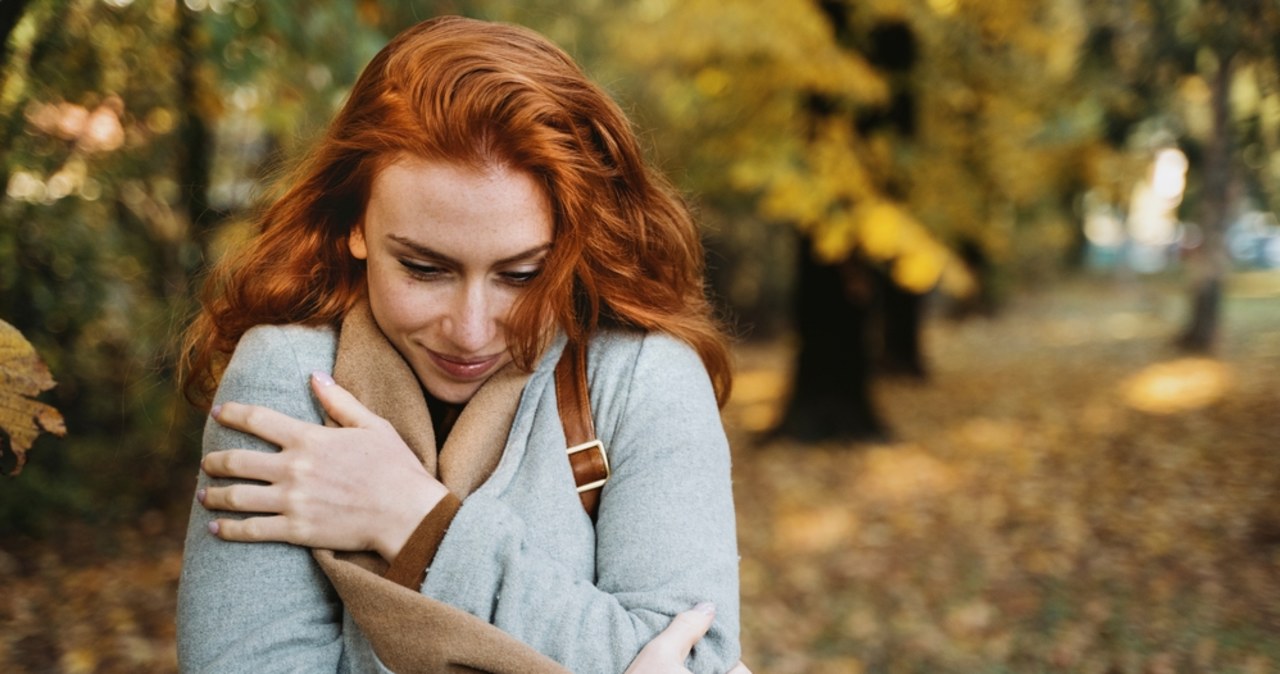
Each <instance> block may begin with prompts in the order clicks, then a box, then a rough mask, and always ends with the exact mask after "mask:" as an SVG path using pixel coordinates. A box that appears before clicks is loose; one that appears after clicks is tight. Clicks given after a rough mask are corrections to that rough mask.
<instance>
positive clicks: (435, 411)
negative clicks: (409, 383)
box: [422, 388, 466, 452]
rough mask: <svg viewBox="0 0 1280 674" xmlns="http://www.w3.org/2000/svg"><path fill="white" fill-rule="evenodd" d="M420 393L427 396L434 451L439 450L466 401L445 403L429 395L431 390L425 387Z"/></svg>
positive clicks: (442, 446)
mask: <svg viewBox="0 0 1280 674" xmlns="http://www.w3.org/2000/svg"><path fill="white" fill-rule="evenodd" d="M422 393H423V394H424V395H425V396H426V397H427V409H428V410H430V412H431V430H433V431H435V435H436V451H437V452H439V451H440V450H441V449H443V448H444V441H445V440H446V439H447V438H448V437H449V431H452V430H453V424H454V423H455V422H457V421H458V415H460V414H462V408H464V407H466V403H447V402H445V401H443V400H440V399H439V398H437V397H435V396H433V395H431V392H430V391H428V390H426V389H425V388H424V389H423V390H422Z"/></svg>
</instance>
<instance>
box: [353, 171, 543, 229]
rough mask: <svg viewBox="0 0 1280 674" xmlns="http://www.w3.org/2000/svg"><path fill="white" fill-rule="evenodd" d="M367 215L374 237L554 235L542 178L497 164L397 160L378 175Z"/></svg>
mask: <svg viewBox="0 0 1280 674" xmlns="http://www.w3.org/2000/svg"><path fill="white" fill-rule="evenodd" d="M365 219H366V223H365V224H366V227H368V228H369V229H370V230H372V231H370V232H369V234H370V235H372V236H377V235H378V234H391V233H394V234H398V235H401V236H410V237H414V236H415V234H416V235H418V236H429V237H430V238H433V239H435V238H439V237H441V236H449V237H450V238H455V237H463V238H464V239H465V238H466V237H502V238H510V239H514V240H517V241H520V242H529V241H536V242H546V241H550V239H551V235H552V217H551V207H550V202H549V200H548V199H547V195H546V190H545V189H544V187H543V185H542V184H541V183H540V181H538V180H537V179H536V178H535V177H534V176H533V175H531V174H529V173H528V172H526V171H521V170H519V169H513V168H510V167H509V166H507V165H505V164H497V163H491V164H485V165H483V166H471V165H467V164H459V163H454V162H446V161H438V160H427V159H420V158H416V157H400V158H397V159H396V160H395V161H393V162H391V163H390V164H388V165H387V166H386V167H384V168H383V169H382V170H380V171H378V173H377V174H376V175H375V176H374V179H373V184H372V187H371V190H370V194H369V204H368V208H367V209H366V218H365Z"/></svg>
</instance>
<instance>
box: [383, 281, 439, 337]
mask: <svg viewBox="0 0 1280 674" xmlns="http://www.w3.org/2000/svg"><path fill="white" fill-rule="evenodd" d="M369 306H370V308H371V309H372V311H373V316H374V319H376V320H377V322H378V325H379V326H380V327H381V328H382V330H383V332H386V333H388V334H389V335H390V334H392V333H404V332H412V331H415V330H418V329H421V328H422V327H423V326H425V325H427V324H429V323H430V322H431V321H432V320H433V319H434V315H435V314H436V313H438V312H435V311H433V310H432V307H433V306H439V303H438V302H433V301H432V298H431V296H430V292H428V291H427V290H425V289H424V288H423V287H422V286H420V285H418V286H414V285H411V284H408V283H406V282H405V280H404V279H403V278H396V277H395V276H394V275H389V274H377V273H370V275H369Z"/></svg>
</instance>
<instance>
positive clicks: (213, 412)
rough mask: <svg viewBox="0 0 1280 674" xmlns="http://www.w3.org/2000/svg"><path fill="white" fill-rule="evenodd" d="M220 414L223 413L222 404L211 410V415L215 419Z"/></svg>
mask: <svg viewBox="0 0 1280 674" xmlns="http://www.w3.org/2000/svg"><path fill="white" fill-rule="evenodd" d="M219 414H222V405H214V406H213V407H212V408H211V409H210V410H209V416H211V417H213V418H214V419H217V418H218V415H219Z"/></svg>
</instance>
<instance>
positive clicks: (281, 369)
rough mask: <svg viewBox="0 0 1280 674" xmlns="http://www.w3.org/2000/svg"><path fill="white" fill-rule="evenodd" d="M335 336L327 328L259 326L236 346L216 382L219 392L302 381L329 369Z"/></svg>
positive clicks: (334, 348) (331, 330)
mask: <svg viewBox="0 0 1280 674" xmlns="http://www.w3.org/2000/svg"><path fill="white" fill-rule="evenodd" d="M337 344H338V340H337V334H336V332H335V331H334V330H333V328H330V327H312V326H305V325H259V326H255V327H253V328H250V329H249V330H248V331H246V332H245V333H244V335H243V336H242V337H241V338H240V341H239V343H237V344H236V350H235V352H234V353H233V354H232V355H231V360H230V362H228V363H227V368H226V370H225V371H224V372H223V373H222V379H221V381H220V382H219V386H218V388H219V391H222V392H225V391H228V390H231V391H236V390H242V389H244V388H257V387H259V386H261V385H262V384H263V383H267V382H280V383H284V382H290V383H292V382H294V381H295V380H297V379H298V376H299V375H303V379H302V381H304V382H305V377H306V376H309V375H310V373H311V372H314V371H316V370H322V371H325V372H329V371H331V370H332V369H333V360H334V356H335V354H336V352H337Z"/></svg>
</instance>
